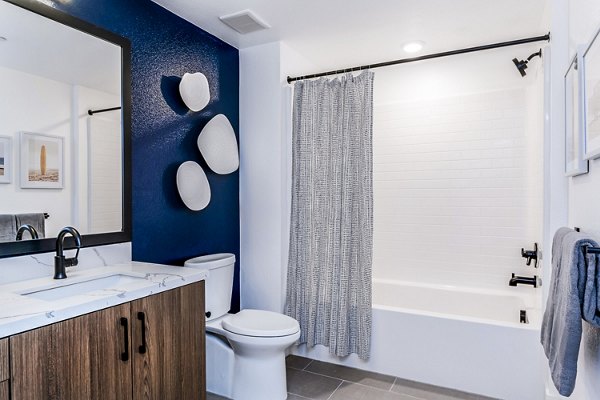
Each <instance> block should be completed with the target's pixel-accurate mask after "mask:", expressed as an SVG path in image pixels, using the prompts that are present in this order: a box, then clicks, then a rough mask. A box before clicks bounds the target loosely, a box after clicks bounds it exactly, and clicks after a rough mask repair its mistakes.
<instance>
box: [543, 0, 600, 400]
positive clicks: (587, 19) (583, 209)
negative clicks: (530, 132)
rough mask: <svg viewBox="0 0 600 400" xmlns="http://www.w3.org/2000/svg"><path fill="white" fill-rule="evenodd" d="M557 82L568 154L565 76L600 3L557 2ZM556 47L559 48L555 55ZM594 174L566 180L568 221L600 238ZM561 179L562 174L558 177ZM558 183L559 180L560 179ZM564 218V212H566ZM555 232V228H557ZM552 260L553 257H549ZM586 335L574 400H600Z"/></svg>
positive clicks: (558, 138) (594, 352)
mask: <svg viewBox="0 0 600 400" xmlns="http://www.w3.org/2000/svg"><path fill="white" fill-rule="evenodd" d="M553 7H554V9H553V14H552V15H553V23H552V36H553V62H552V67H553V69H554V70H555V71H553V75H556V79H555V81H554V82H553V85H554V87H553V90H552V101H553V104H555V107H553V110H552V125H553V127H556V130H557V131H558V132H557V134H556V135H555V136H554V137H553V139H554V142H555V147H556V148H557V149H558V150H557V152H564V145H563V143H564V128H563V126H564V115H562V114H561V110H562V108H563V107H564V98H563V93H562V90H563V86H562V75H564V72H565V70H566V68H567V65H568V62H569V60H570V59H571V58H572V57H573V56H574V54H575V53H576V51H577V46H578V45H581V44H585V43H587V42H589V40H591V38H592V36H593V34H594V33H595V32H596V30H597V29H599V28H600V2H598V1H597V0H571V1H569V2H564V1H560V0H554V1H553ZM554 47H558V49H557V51H556V52H555V49H554ZM558 161H559V160H557V168H560V169H562V168H563V165H564V158H562V159H561V160H560V163H559V162H558ZM589 168H590V172H589V173H588V174H585V175H581V176H577V177H574V178H570V179H567V178H564V176H563V177H562V180H563V182H564V183H563V185H565V184H567V182H568V221H566V224H567V225H568V226H570V227H573V226H578V227H580V228H581V229H582V230H583V231H585V232H590V233H592V234H596V235H600V207H598V204H600V160H593V161H590V163H589ZM556 175H557V176H558V173H557V174H556ZM557 180H558V178H557ZM563 214H564V212H563ZM553 228H555V227H553ZM547 258H549V257H547ZM583 325H584V333H583V338H582V342H581V350H580V354H579V365H578V376H577V384H576V387H575V391H574V392H573V394H572V395H571V398H573V399H577V400H584V399H585V400H588V399H589V400H592V399H598V398H600V380H599V379H598V377H599V375H600V330H598V329H595V328H592V327H591V326H590V325H588V324H587V323H585V322H584V323H583ZM547 392H548V394H549V397H552V398H558V397H559V396H558V395H557V394H556V391H555V390H554V387H552V384H551V383H550V382H549V383H548V385H547Z"/></svg>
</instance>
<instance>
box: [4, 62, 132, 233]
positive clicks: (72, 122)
mask: <svg viewBox="0 0 600 400" xmlns="http://www.w3.org/2000/svg"><path fill="white" fill-rule="evenodd" d="M0 71H1V73H0V87H2V90H3V91H5V93H6V94H10V95H6V96H2V97H1V98H0V121H2V124H1V125H2V131H0V136H9V137H11V138H12V152H13V154H12V155H13V157H12V165H13V174H12V182H11V183H10V184H0V198H1V199H2V202H1V204H0V213H3V214H17V213H28V212H46V213H48V214H50V218H49V219H47V220H46V236H48V237H53V236H56V234H57V233H58V231H59V230H60V229H61V228H62V227H64V226H66V225H73V226H76V227H77V228H79V229H80V232H82V233H88V229H87V219H88V218H87V211H88V210H87V207H86V205H87V197H88V193H87V192H88V185H87V162H88V160H87V152H88V148H87V140H86V136H87V134H88V128H87V119H88V118H89V117H88V115H87V110H88V109H98V108H107V107H114V106H117V105H120V99H119V96H116V95H113V94H109V93H105V92H102V91H99V90H95V89H90V88H86V87H83V86H73V85H71V84H68V83H63V82H58V81H53V80H51V79H47V78H43V77H40V76H37V75H31V74H27V73H24V72H20V71H16V70H12V69H7V68H1V67H0ZM14 110H20V111H19V112H15V111H14ZM92 118H98V117H92ZM103 118H109V119H111V120H113V121H115V122H117V123H118V122H120V113H119V112H118V111H117V112H114V113H111V115H109V114H105V115H104V116H103ZM23 131H25V132H34V133H43V134H49V135H54V136H60V137H63V138H64V143H63V145H64V150H63V154H64V158H65V162H64V180H63V185H64V187H63V189H21V188H20V185H19V166H20V163H19V159H20V157H19V154H20V151H19V150H20V149H19V147H20V146H19V135H20V134H19V132H23ZM118 133H119V134H120V130H119V132H118ZM73 149H77V151H73ZM116 156H118V155H115V157H116ZM114 189H115V188H113V190H114ZM112 194H113V195H114V194H115V193H112ZM119 210H120V208H119ZM119 229H120V228H119Z"/></svg>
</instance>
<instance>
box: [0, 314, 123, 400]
mask: <svg viewBox="0 0 600 400" xmlns="http://www.w3.org/2000/svg"><path fill="white" fill-rule="evenodd" d="M129 314H130V310H129V304H125V305H121V306H118V307H113V308H109V309H106V310H102V311H98V312H95V313H91V314H87V315H83V316H81V317H77V318H73V319H70V320H67V321H63V322H59V323H56V324H53V325H49V326H45V327H42V328H39V329H34V330H32V331H29V332H25V333H22V334H19V335H15V336H13V337H11V338H10V351H11V392H12V399H13V400H20V399H27V400H36V399H40V400H54V399H57V400H58V399H60V400H70V399H72V400H80V399H116V400H121V399H124V400H127V399H131V397H132V393H131V364H132V363H131V361H122V360H121V353H123V352H125V342H129V343H128V345H129V344H130V343H131V341H130V340H129V339H130V333H129V332H128V333H127V335H128V336H127V340H126V339H125V329H124V327H123V326H121V320H120V318H121V317H129ZM128 352H129V353H131V349H130V348H129V349H128Z"/></svg>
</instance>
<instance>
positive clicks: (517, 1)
mask: <svg viewBox="0 0 600 400" xmlns="http://www.w3.org/2000/svg"><path fill="white" fill-rule="evenodd" d="M153 1H155V2H156V3H158V4H160V5H161V6H163V7H164V8H166V9H168V10H170V11H172V12H173V13H175V14H177V15H179V16H181V17H182V18H184V19H186V20H188V21H190V22H192V23H193V24H195V25H197V26H199V27H200V28H202V29H204V30H206V31H208V32H209V33H211V34H213V35H215V36H216V37H218V38H220V39H221V40H223V41H225V42H227V43H229V44H231V45H232V46H234V47H236V48H238V49H243V48H246V47H251V46H255V45H259V44H264V43H268V42H273V41H284V42H285V43H287V44H288V45H289V46H290V47H292V48H293V49H295V50H296V51H297V52H299V53H300V54H301V55H303V56H304V57H306V58H307V59H308V60H309V61H310V62H312V63H313V64H314V65H315V67H316V68H321V69H330V68H332V69H337V68H344V67H351V66H355V65H359V64H369V63H375V62H381V61H388V60H392V59H397V58H405V57H407V56H408V55H407V54H406V53H404V51H403V50H402V45H403V44H404V43H406V42H408V41H411V40H421V41H424V42H425V43H426V44H425V47H424V48H423V50H422V52H421V54H427V53H435V52H440V51H447V50H453V49H457V48H462V47H468V46H474V45H480V44H488V43H493V42H499V41H505V40H512V39H518V38H522V37H529V36H538V35H542V34H545V33H547V30H548V21H547V15H548V10H547V7H549V5H548V3H549V0H526V1H524V0H501V1H499V0H454V1H450V0H370V1H365V0H227V1H214V0H153ZM245 9H250V10H252V11H253V12H254V13H256V14H257V15H258V16H259V17H261V18H262V19H263V20H265V21H266V22H267V23H268V24H269V25H271V29H268V30H265V31H259V32H253V33H249V34H246V35H241V34H239V33H237V32H236V31H234V30H232V29H231V28H229V27H227V26H226V25H224V24H223V23H222V22H221V21H220V20H219V18H218V17H219V16H223V15H227V14H232V13H235V12H238V11H242V10H245ZM306 72H307V73H308V72H311V71H306Z"/></svg>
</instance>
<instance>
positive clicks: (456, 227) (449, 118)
mask: <svg viewBox="0 0 600 400" xmlns="http://www.w3.org/2000/svg"><path fill="white" fill-rule="evenodd" d="M527 90H528V89H527V88H519V89H513V90H503V91H493V92H486V93H479V94H471V95H460V96H452V97H445V98H441V99H434V100H422V101H416V102H410V103H391V104H376V105H375V119H374V140H373V143H374V193H375V205H374V206H375V213H374V215H375V234H374V269H373V273H374V277H375V278H381V279H398V280H411V281H423V280H424V281H427V282H430V283H441V284H464V285H466V286H490V287H496V288H500V287H506V288H508V286H507V282H508V279H509V278H510V273H511V272H516V273H522V274H530V275H533V274H534V273H535V270H534V269H533V268H531V267H526V266H525V262H524V259H523V258H521V256H520V248H521V247H532V245H533V242H534V241H540V240H541V228H540V226H541V216H542V214H541V212H542V207H541V206H542V197H541V196H542V170H541V160H542V157H541V154H540V152H541V148H542V139H543V138H542V135H543V133H542V129H541V128H539V129H538V127H536V122H535V121H533V122H532V121H531V119H532V116H531V114H534V112H533V111H531V110H528V95H527ZM539 123H540V124H541V121H540V122H539ZM540 126H541V125H540ZM538 154H539V156H538ZM519 289H520V288H519Z"/></svg>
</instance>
